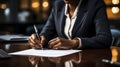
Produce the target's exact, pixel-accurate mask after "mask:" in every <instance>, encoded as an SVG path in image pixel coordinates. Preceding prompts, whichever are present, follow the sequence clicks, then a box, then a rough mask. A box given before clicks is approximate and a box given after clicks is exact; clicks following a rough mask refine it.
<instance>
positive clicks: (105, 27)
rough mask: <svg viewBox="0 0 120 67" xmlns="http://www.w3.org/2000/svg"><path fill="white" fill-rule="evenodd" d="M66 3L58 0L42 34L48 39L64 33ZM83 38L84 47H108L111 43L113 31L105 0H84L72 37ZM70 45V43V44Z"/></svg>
mask: <svg viewBox="0 0 120 67" xmlns="http://www.w3.org/2000/svg"><path fill="white" fill-rule="evenodd" d="M64 12H65V3H64V1H63V0H60V1H59V0H57V1H56V2H55V4H54V7H53V9H52V11H51V14H50V16H49V18H48V21H47V23H46V25H45V27H44V28H43V30H42V32H41V35H44V36H45V37H46V38H47V39H48V40H49V39H52V38H53V36H54V35H56V36H59V37H63V38H67V37H66V36H65V34H64V25H65V19H66V16H65V14H64ZM75 37H79V38H81V41H82V48H106V47H109V46H110V45H111V40H112V37H111V33H110V29H109V23H108V19H107V15H106V7H105V4H104V2H103V0H92V1H91V0H83V1H82V4H81V5H80V7H79V10H78V14H77V19H76V21H75V25H74V27H73V30H72V39H73V38H75ZM68 45H69V44H68Z"/></svg>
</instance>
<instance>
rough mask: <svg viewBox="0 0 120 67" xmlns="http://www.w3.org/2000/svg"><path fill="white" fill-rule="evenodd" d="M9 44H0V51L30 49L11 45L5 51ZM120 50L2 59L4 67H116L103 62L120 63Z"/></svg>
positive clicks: (24, 44) (91, 50)
mask: <svg viewBox="0 0 120 67" xmlns="http://www.w3.org/2000/svg"><path fill="white" fill-rule="evenodd" d="M6 45H8V44H2V43H1V44H0V49H3V50H5V51H6V52H15V51H20V50H25V49H29V48H30V46H29V45H28V43H11V44H9V49H8V48H7V50H6V49H5V46H6ZM119 52H120V48H119V47H111V48H107V49H87V50H82V51H81V52H79V53H75V54H71V55H67V56H63V57H56V58H52V57H37V56H12V57H11V58H7V59H0V66H2V67H15V66H16V67H114V65H111V64H109V63H104V62H102V59H107V60H111V61H115V62H120V55H119V54H120V53H119Z"/></svg>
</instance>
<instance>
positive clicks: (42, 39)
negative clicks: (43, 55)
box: [40, 36, 46, 45]
mask: <svg viewBox="0 0 120 67" xmlns="http://www.w3.org/2000/svg"><path fill="white" fill-rule="evenodd" d="M40 37H41V45H43V44H44V43H45V40H46V39H45V37H44V36H40Z"/></svg>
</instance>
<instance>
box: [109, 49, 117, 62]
mask: <svg viewBox="0 0 120 67" xmlns="http://www.w3.org/2000/svg"><path fill="white" fill-rule="evenodd" d="M117 58H118V51H117V50H116V49H112V59H111V60H112V61H113V62H116V61H117Z"/></svg>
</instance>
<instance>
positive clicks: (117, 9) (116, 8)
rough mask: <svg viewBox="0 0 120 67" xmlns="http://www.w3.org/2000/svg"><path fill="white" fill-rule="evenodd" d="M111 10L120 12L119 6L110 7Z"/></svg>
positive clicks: (114, 12)
mask: <svg viewBox="0 0 120 67" xmlns="http://www.w3.org/2000/svg"><path fill="white" fill-rule="evenodd" d="M112 12H113V14H117V13H119V12H120V9H119V7H112Z"/></svg>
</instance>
